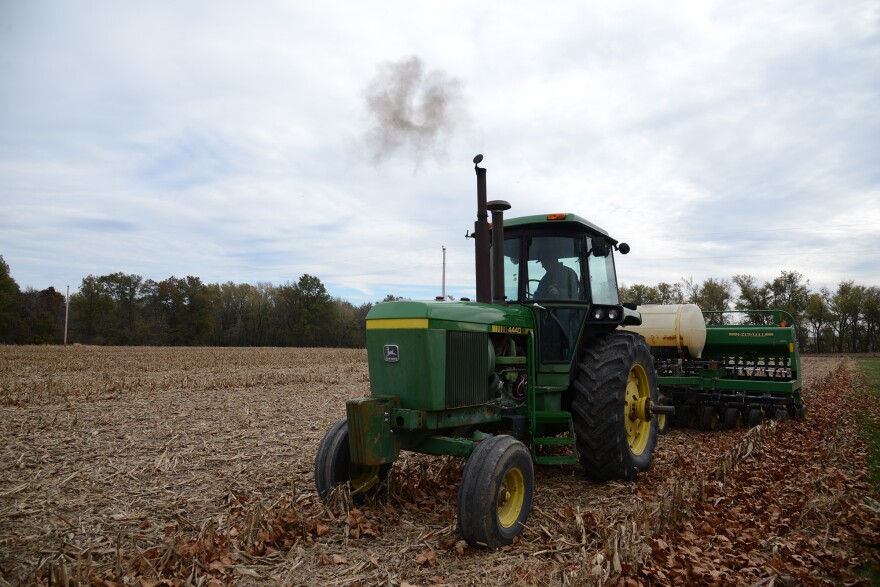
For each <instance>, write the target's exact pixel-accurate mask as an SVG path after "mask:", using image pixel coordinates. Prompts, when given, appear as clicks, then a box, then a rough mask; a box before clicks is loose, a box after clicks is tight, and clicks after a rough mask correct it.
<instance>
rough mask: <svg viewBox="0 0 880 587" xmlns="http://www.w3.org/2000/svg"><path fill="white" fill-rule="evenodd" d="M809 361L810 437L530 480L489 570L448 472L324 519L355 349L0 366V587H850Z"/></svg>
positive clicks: (751, 442)
mask: <svg viewBox="0 0 880 587" xmlns="http://www.w3.org/2000/svg"><path fill="white" fill-rule="evenodd" d="M804 362H805V365H806V370H807V372H806V394H807V403H808V405H810V407H811V410H812V412H811V416H810V419H809V420H807V421H805V422H787V423H785V424H782V425H778V426H777V425H776V424H773V423H771V424H768V425H765V426H761V427H758V428H754V429H751V430H745V429H740V430H733V431H724V432H716V433H712V434H707V433H703V432H697V431H692V430H680V429H675V430H673V431H671V432H670V433H669V434H667V435H665V436H663V437H662V438H661V439H660V441H659V444H658V448H657V451H656V453H655V461H654V465H653V466H652V468H651V470H650V471H649V472H647V473H645V474H642V475H640V476H639V479H638V481H637V482H636V483H635V484H632V483H607V484H604V485H597V484H593V483H590V482H588V481H586V480H585V479H584V478H583V474H582V472H581V470H580V469H579V468H578V467H538V468H537V470H536V489H535V500H534V504H535V505H534V507H533V510H532V513H531V515H530V517H529V519H528V521H527V525H526V526H527V527H526V528H525V529H524V531H523V533H522V535H521V536H520V537H519V538H518V539H517V540H516V541H515V542H514V544H512V545H511V546H508V547H504V548H502V549H500V550H499V551H497V552H494V553H490V552H484V551H477V550H474V549H472V548H470V547H468V546H467V544H466V543H465V542H464V541H463V540H461V539H460V536H459V535H458V533H457V531H456V527H457V520H456V519H455V511H456V495H457V491H458V484H459V482H460V478H461V471H462V465H463V461H461V460H459V459H454V458H451V457H430V456H426V455H417V454H410V453H404V454H403V455H402V459H401V461H399V462H398V463H396V464H395V465H394V467H393V468H392V470H391V473H390V475H389V477H388V479H387V481H386V487H385V488H384V491H381V492H379V493H378V494H377V495H376V496H375V497H374V498H372V499H371V500H369V501H368V502H367V503H365V504H359V505H355V502H354V500H352V496H351V495H350V494H349V493H348V491H347V489H346V488H344V487H340V488H337V489H336V490H335V491H334V493H333V495H332V496H331V499H330V500H329V501H328V504H327V505H324V504H322V503H321V501H320V500H319V499H318V496H317V494H316V492H315V490H314V478H313V470H312V469H313V461H314V454H315V450H316V448H317V445H318V442H319V441H320V439H321V437H322V436H323V434H324V432H325V431H326V430H327V429H328V428H329V427H330V425H331V424H332V423H333V422H334V421H335V420H337V419H339V418H341V417H343V416H344V411H345V400H346V399H348V398H350V397H357V396H361V395H364V394H366V393H368V391H369V378H368V376H367V365H366V353H365V352H364V351H363V350H349V349H277V348H261V349H238V348H236V349H225V348H223V349H221V348H152V347H133V348H121V347H81V346H73V347H68V348H66V349H65V348H60V347H0V433H2V439H3V443H2V447H0V451H2V453H0V454H2V460H0V585H3V584H4V583H8V584H20V583H35V584H42V585H49V584H50V583H51V584H52V585H108V586H112V585H146V586H152V585H160V584H162V585H185V584H192V585H230V584H244V585H251V584H253V585H256V584H272V585H277V584H282V585H395V586H396V585H401V586H402V585H407V584H409V585H483V584H485V585H494V584H508V585H514V586H515V585H534V584H554V585H556V584H558V585H604V584H624V585H626V584H639V583H641V584H647V583H653V584H669V585H673V584H688V583H690V584H706V583H712V582H716V583H733V584H753V583H759V582H761V581H764V582H765V584H767V583H769V582H770V581H774V582H776V584H783V583H785V582H786V581H794V582H800V583H807V584H809V583H822V582H824V581H828V582H831V583H836V582H841V581H857V580H858V577H856V576H854V575H853V574H852V572H851V571H850V570H848V569H850V568H851V567H853V566H856V565H860V564H865V563H866V562H870V561H871V560H872V559H871V557H872V556H876V555H874V554H872V553H871V551H870V550H867V549H866V548H864V546H862V545H864V544H866V543H868V544H870V543H871V541H872V540H873V542H874V543H876V542H877V538H878V535H880V533H878V527H877V522H876V519H877V516H876V513H874V514H873V515H872V516H867V517H866V512H867V510H865V507H868V508H870V507H871V504H872V503H873V504H876V503H877V502H876V501H873V502H872V501H870V500H868V501H865V500H864V499H863V498H864V497H866V496H867V497H871V496H873V498H875V499H876V497H877V496H876V495H873V494H871V490H870V488H868V487H867V486H866V477H865V471H866V465H865V462H864V455H865V449H864V446H863V444H859V442H860V440H859V439H858V435H857V434H856V433H855V430H856V429H855V426H854V425H853V426H850V425H848V424H841V423H840V422H845V421H846V418H847V417H848V416H847V414H849V413H850V407H849V403H848V401H852V398H851V394H852V393H853V391H852V389H853V388H855V387H857V382H856V381H855V380H854V379H853V377H854V375H853V373H852V370H851V366H850V364H849V363H848V362H847V361H845V360H844V361H843V362H841V361H839V360H838V359H830V358H807V359H806V360H805V361H804ZM865 504H867V505H865ZM867 513H870V512H867ZM858 520H861V521H859V522H858V523H857V521H858ZM865 520H868V521H867V522H866V521H865ZM871 520H873V522H872V521H871Z"/></svg>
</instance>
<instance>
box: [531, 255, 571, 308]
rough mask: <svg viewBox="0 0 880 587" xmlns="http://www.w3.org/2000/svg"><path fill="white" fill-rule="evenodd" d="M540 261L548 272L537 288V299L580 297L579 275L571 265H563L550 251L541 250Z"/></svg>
mask: <svg viewBox="0 0 880 587" xmlns="http://www.w3.org/2000/svg"><path fill="white" fill-rule="evenodd" d="M538 262H539V263H540V264H541V266H542V267H543V268H544V271H545V272H546V273H544V277H542V278H541V281H540V282H539V283H538V289H537V290H535V298H536V299H539V300H540V299H559V300H576V299H578V277H577V274H576V273H575V272H574V270H573V269H572V268H571V267H566V266H565V265H563V264H562V263H561V262H560V261H559V259H557V258H556V256H555V255H553V254H551V253H549V252H548V251H542V252H541V255H540V256H539V257H538Z"/></svg>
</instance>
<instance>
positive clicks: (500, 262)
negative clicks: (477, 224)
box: [486, 200, 510, 304]
mask: <svg viewBox="0 0 880 587" xmlns="http://www.w3.org/2000/svg"><path fill="white" fill-rule="evenodd" d="M486 206H487V207H488V208H489V211H490V212H492V303H493V304H506V303H507V300H506V299H505V296H504V211H505V210H510V204H509V203H507V202H505V201H504V200H492V201H491V202H489V203H488V204H487V205H486Z"/></svg>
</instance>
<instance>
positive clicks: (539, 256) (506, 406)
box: [315, 155, 674, 549]
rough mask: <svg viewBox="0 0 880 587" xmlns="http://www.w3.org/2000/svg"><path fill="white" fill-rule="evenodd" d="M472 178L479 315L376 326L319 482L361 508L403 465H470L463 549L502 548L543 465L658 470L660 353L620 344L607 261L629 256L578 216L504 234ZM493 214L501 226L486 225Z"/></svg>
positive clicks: (529, 220) (383, 318)
mask: <svg viewBox="0 0 880 587" xmlns="http://www.w3.org/2000/svg"><path fill="white" fill-rule="evenodd" d="M481 160H482V156H481V155H478V156H477V157H475V158H474V163H475V170H476V174H477V200H478V205H477V222H476V224H475V228H474V233H473V238H474V239H475V241H476V246H475V249H476V275H477V284H476V298H477V299H476V301H471V300H468V299H462V300H460V301H448V300H445V299H437V300H432V301H398V302H388V303H382V304H378V305H376V306H374V307H373V308H372V309H371V310H370V312H369V314H368V315H367V355H368V358H369V370H370V393H371V394H370V396H369V397H363V398H357V399H351V400H348V402H346V416H347V417H346V419H344V420H340V421H338V422H337V423H336V424H334V425H333V426H332V427H331V428H330V430H329V431H328V432H327V434H326V435H325V437H324V439H323V440H322V441H321V444H320V446H319V448H318V453H317V457H316V459H315V482H316V485H317V489H318V492H319V494H320V495H321V497H322V498H323V499H327V497H328V496H329V495H330V492H331V489H332V488H333V487H334V486H335V485H337V484H346V483H347V484H348V486H349V489H350V491H351V494H352V496H353V498H354V499H355V500H363V499H364V498H365V497H366V496H368V495H370V494H371V493H373V492H374V491H376V490H377V488H378V487H379V486H380V485H381V484H382V482H383V481H384V479H385V478H386V476H387V475H388V471H389V469H390V467H391V465H392V463H394V462H395V461H396V460H397V459H398V458H399V455H400V451H402V450H406V451H413V452H419V453H427V454H433V455H454V456H458V457H464V458H466V459H467V462H466V464H465V467H464V470H463V473H462V480H461V486H460V489H459V493H458V505H457V518H458V528H459V531H460V533H461V535H462V537H463V538H464V539H465V540H467V542H468V543H469V544H471V545H472V546H475V547H485V548H490V549H495V548H498V547H500V546H503V545H505V544H510V543H511V541H512V540H513V539H514V538H515V537H516V536H517V535H518V534H519V533H520V532H521V531H522V529H523V525H524V524H525V522H526V519H527V517H528V515H529V511H530V509H531V505H532V499H533V493H534V464H542V465H544V464H545V465H568V464H575V463H578V462H579V463H580V464H581V465H582V466H583V468H584V470H585V471H586V476H587V477H588V478H589V479H592V480H594V481H599V482H602V481H606V480H611V479H626V480H631V479H634V478H635V477H636V474H637V473H638V472H639V471H645V470H647V469H648V468H649V467H650V465H651V459H652V455H653V451H654V445H655V442H656V438H657V419H656V418H655V415H657V414H672V413H674V409H673V408H672V407H669V406H660V405H659V404H658V400H657V383H656V376H655V372H654V361H653V358H652V356H651V350H650V348H649V347H648V345H647V343H646V342H645V340H644V338H643V337H642V336H641V335H639V334H638V333H635V332H629V331H625V330H622V329H621V327H623V326H625V325H627V326H629V325H638V324H640V323H641V318H640V315H639V313H638V312H637V311H635V307H634V306H631V307H629V306H627V305H624V304H621V303H620V299H619V296H618V289H617V278H616V274H615V267H614V251H615V250H616V251H619V252H620V253H621V254H626V253H627V252H628V251H629V247H628V246H627V245H626V244H625V243H619V244H618V241H616V240H615V239H613V238H611V237H610V236H609V235H608V233H607V232H605V231H604V230H602V229H601V228H599V227H598V226H596V225H594V224H592V223H591V222H588V221H587V220H584V219H583V218H581V217H580V216H576V215H574V214H549V215H541V216H526V217H522V218H513V219H507V220H505V219H504V218H503V212H504V211H505V210H507V209H509V208H510V205H509V204H508V203H507V202H504V201H500V200H496V201H491V202H487V201H486V170H485V169H484V168H481V167H480V166H479V163H480V162H481ZM488 211H491V213H492V224H491V225H490V224H489V223H488Z"/></svg>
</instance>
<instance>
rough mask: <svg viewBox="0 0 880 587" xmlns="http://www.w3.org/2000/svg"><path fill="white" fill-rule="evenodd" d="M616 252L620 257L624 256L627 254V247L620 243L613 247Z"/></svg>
mask: <svg viewBox="0 0 880 587" xmlns="http://www.w3.org/2000/svg"><path fill="white" fill-rule="evenodd" d="M614 248H615V249H617V250H618V251H620V254H621V255H626V254H627V253H628V252H629V245H628V244H626V243H620V244H619V245H617V246H615V247H614Z"/></svg>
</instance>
